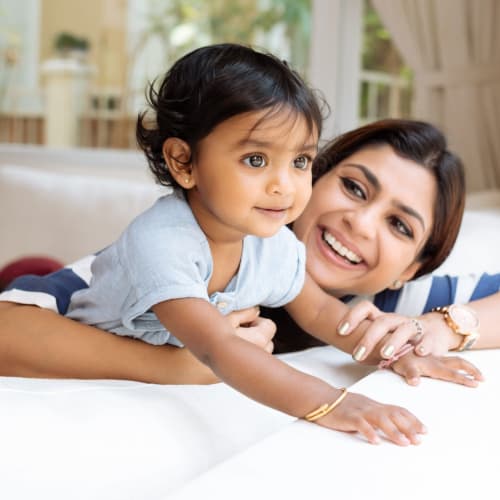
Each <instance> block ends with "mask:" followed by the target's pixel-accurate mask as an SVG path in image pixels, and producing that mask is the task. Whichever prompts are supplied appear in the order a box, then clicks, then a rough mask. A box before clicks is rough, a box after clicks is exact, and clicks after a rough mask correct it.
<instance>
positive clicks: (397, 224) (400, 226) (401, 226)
mask: <svg viewBox="0 0 500 500" xmlns="http://www.w3.org/2000/svg"><path fill="white" fill-rule="evenodd" d="M390 223H391V225H392V227H394V229H395V230H396V231H397V232H398V233H401V234H402V235H403V236H406V237H407V238H413V233H412V231H411V229H410V228H409V227H408V226H407V225H406V224H405V223H404V222H403V221H402V220H401V219H400V218H398V217H391V220H390Z"/></svg>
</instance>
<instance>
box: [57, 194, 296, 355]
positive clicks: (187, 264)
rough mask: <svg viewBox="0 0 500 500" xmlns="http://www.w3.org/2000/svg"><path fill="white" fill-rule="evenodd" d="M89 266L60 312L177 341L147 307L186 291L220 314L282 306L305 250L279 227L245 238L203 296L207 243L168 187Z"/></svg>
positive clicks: (123, 331) (154, 340) (208, 271)
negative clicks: (236, 262) (234, 265)
mask: <svg viewBox="0 0 500 500" xmlns="http://www.w3.org/2000/svg"><path fill="white" fill-rule="evenodd" d="M90 269H91V279H90V282H89V286H88V287H85V288H83V289H80V290H78V291H76V292H75V293H73V295H72V296H71V299H70V303H69V307H68V312H67V316H68V317H70V318H72V319H76V320H78V321H81V322H84V323H87V324H90V325H94V326H97V327H99V328H102V329H104V330H109V331H111V332H114V333H116V334H118V335H126V336H131V337H136V338H140V339H141V340H143V341H145V342H148V343H151V344H155V345H158V344H165V343H171V344H175V345H182V344H181V343H180V342H179V340H178V339H176V338H175V337H173V336H172V335H171V334H170V332H168V331H167V330H166V329H165V328H164V327H163V325H162V324H161V323H160V322H159V321H158V319H157V318H156V315H155V314H154V313H153V312H151V308H152V306H154V305H155V304H158V303H160V302H163V301H165V300H170V299H178V298H187V297H192V298H200V299H205V300H207V301H209V302H210V303H212V304H213V305H214V306H216V307H217V308H218V309H219V311H221V313H223V314H228V313H230V312H231V311H235V310H240V309H244V308H247V307H251V306H255V305H263V306H267V307H279V306H282V305H284V304H287V303H288V302H291V301H292V300H293V299H294V298H295V297H296V296H297V295H298V294H299V292H300V290H301V289H302V287H303V285H304V279H305V249H304V245H303V244H302V243H301V242H299V241H298V240H297V238H296V237H295V235H294V234H293V233H292V231H290V230H289V229H288V228H287V227H283V228H281V229H280V231H278V233H277V234H275V235H274V236H272V237H270V238H258V237H256V236H246V237H245V238H244V240H243V251H242V255H241V261H240V266H239V269H238V272H237V274H236V275H235V276H234V277H233V278H232V279H231V281H230V282H229V283H228V285H227V287H226V289H225V290H223V291H220V292H215V293H213V294H212V295H210V296H208V291H207V288H208V283H209V281H210V277H211V276H212V272H213V261H212V257H211V253H210V248H209V245H208V241H207V238H206V236H205V234H204V233H203V232H202V230H201V228H200V227H199V225H198V224H197V222H196V220H195V218H194V215H193V213H192V212H191V209H190V207H189V205H188V204H187V202H186V201H185V199H184V196H183V195H182V193H174V194H171V195H167V196H164V197H162V198H160V199H159V200H158V201H157V202H156V203H155V204H154V205H153V206H152V207H151V208H150V209H149V210H147V211H146V212H144V213H142V214H141V215H139V216H138V217H137V218H136V219H135V220H134V221H133V222H132V223H131V224H130V225H129V226H128V228H127V229H126V230H125V231H124V233H123V234H122V235H121V237H120V238H119V239H118V240H117V241H116V242H115V243H113V244H112V245H110V246H109V247H107V248H105V249H104V250H103V251H102V252H100V253H99V254H97V255H96V257H95V259H94V260H93V262H92V264H91V268H90Z"/></svg>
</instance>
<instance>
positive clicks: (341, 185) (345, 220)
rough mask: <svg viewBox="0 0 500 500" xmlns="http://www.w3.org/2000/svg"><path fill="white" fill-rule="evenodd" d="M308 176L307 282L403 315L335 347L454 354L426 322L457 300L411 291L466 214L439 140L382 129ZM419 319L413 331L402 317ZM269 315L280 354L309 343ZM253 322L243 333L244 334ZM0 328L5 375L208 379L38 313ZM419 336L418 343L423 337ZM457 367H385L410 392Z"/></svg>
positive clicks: (484, 332)
mask: <svg viewBox="0 0 500 500" xmlns="http://www.w3.org/2000/svg"><path fill="white" fill-rule="evenodd" d="M315 166H316V169H317V174H316V177H315V185H314V188H313V195H312V198H311V200H310V202H309V204H308V207H307V208H306V210H305V212H304V213H303V214H302V215H301V217H299V219H297V221H296V222H295V223H294V226H293V229H294V231H295V233H296V234H297V236H298V237H299V239H301V240H302V241H303V242H304V243H305V245H306V248H307V267H308V271H309V273H310V274H311V275H312V277H313V278H314V279H315V280H316V281H317V282H318V283H319V284H320V285H321V286H322V287H323V288H324V289H325V290H328V291H329V292H330V293H332V294H333V295H336V296H338V297H343V298H344V300H346V301H347V300H349V299H351V298H352V296H353V295H356V296H357V295H360V294H361V295H363V296H365V299H366V298H367V297H366V296H368V298H370V297H372V298H373V300H374V302H375V304H376V305H377V306H378V307H379V308H380V309H381V310H384V311H388V312H392V311H395V310H396V311H397V313H398V314H397V315H396V314H394V315H392V316H389V319H388V320H387V319H386V320H384V321H385V323H384V322H383V321H382V319H380V320H378V319H376V320H375V321H374V322H373V324H372V326H371V327H370V328H369V329H368V330H367V332H366V334H365V335H364V336H363V338H362V339H361V338H360V336H359V335H339V336H338V337H337V339H338V342H336V346H337V347H339V348H341V349H343V350H345V351H346V352H354V357H355V359H356V360H358V361H364V362H370V363H377V362H379V361H380V359H381V355H380V352H382V353H383V355H384V356H383V357H386V358H391V357H392V355H393V354H394V353H395V352H398V351H399V349H400V347H401V346H403V345H404V344H405V343H406V342H407V340H409V339H412V338H413V339H412V340H413V341H414V342H419V346H420V347H423V348H424V349H423V350H422V351H420V352H419V354H427V353H436V354H441V353H442V352H444V351H445V350H448V349H453V348H455V347H456V346H457V343H458V341H459V339H458V334H456V333H454V332H453V331H452V330H451V329H450V327H449V326H448V324H447V323H446V322H445V321H444V316H443V314H442V313H440V312H434V313H428V312H427V311H429V310H430V309H431V308H432V307H434V306H440V305H441V306H442V305H447V304H449V303H451V302H453V299H454V297H452V294H448V295H446V294H444V295H442V296H440V297H439V300H434V299H433V295H432V293H431V294H429V293H428V292H429V289H432V287H429V286H427V287H422V286H421V285H420V283H421V282H420V281H417V282H412V281H411V280H412V279H413V278H415V277H418V276H420V275H423V274H425V273H429V272H431V271H432V270H434V269H435V268H437V267H438V266H439V265H440V264H441V263H442V262H443V261H444V259H445V258H446V256H447V255H448V254H449V252H450V251H451V248H452V246H453V244H454V242H455V240H456V236H457V234H458V229H459V226H460V222H461V218H462V214H463V207H464V178H463V170H462V167H461V164H460V161H459V160H458V159H457V158H456V157H454V156H453V155H452V154H450V153H449V152H447V151H446V143H445V140H444V138H443V136H442V135H441V134H440V133H439V131H437V130H436V129H435V128H434V127H432V126H430V125H428V124H425V123H420V122H412V121H397V120H388V121H382V122H377V123H375V124H372V125H369V126H367V127H362V128H361V129H357V130H355V131H353V132H350V133H347V134H345V135H343V136H341V137H340V138H339V139H337V140H335V141H333V142H332V143H331V144H329V145H327V146H326V147H325V148H324V149H323V151H322V152H321V153H320V154H319V155H318V157H317V159H316V160H315ZM491 279H492V280H493V282H492V284H491V287H490V290H494V292H495V293H494V294H493V295H491V296H490V297H488V298H482V299H481V300H478V301H474V302H473V303H471V304H470V305H471V307H473V308H474V309H475V310H476V311H477V313H478V315H479V317H480V320H481V323H482V327H481V337H480V339H479V340H478V342H477V343H476V345H475V347H493V346H497V345H499V344H500V342H498V339H497V338H495V331H494V328H493V326H494V325H493V323H494V321H495V319H496V317H495V316H496V315H497V314H496V313H495V310H498V303H499V302H500V295H499V294H498V293H497V292H498V280H499V277H498V276H496V277H493V278H491ZM495 287H496V288H495ZM420 288H421V290H420V292H419V289H420ZM469 288H472V289H474V287H469ZM408 289H410V292H411V293H410V295H412V296H416V295H417V294H420V298H419V301H420V302H421V303H423V304H424V305H425V307H424V308H422V309H421V310H418V311H415V309H410V308H408V307H407V305H405V303H404V302H403V301H399V306H398V308H397V309H395V304H396V303H397V302H398V298H399V297H400V296H401V297H404V296H407V295H408V293H406V290H408ZM412 289H413V290H414V291H412ZM415 290H416V291H415ZM401 291H404V292H405V293H401ZM489 293H490V294H491V293H492V292H491V291H490V292H489ZM471 296H472V295H471ZM474 298H475V297H474ZM477 298H479V297H477ZM427 299H432V300H427ZM443 300H447V302H443ZM461 300H462V301H463V297H462V298H461ZM466 300H467V301H468V300H469V297H467V298H466ZM426 302H427V304H425V303H426ZM412 304H414V301H412V302H411V304H410V305H412ZM495 306H496V307H495ZM421 313H424V314H423V316H420V323H419V324H418V325H420V327H419V328H416V327H415V323H413V322H409V321H408V319H407V318H404V317H402V316H400V315H401V314H408V315H412V316H414V315H417V314H421ZM272 315H273V316H272V318H273V319H274V320H275V321H276V324H277V326H278V333H277V335H276V337H275V341H276V344H277V347H278V348H279V352H283V351H286V350H291V349H297V348H303V347H307V346H308V345H310V341H309V338H308V337H307V336H305V334H303V335H300V333H299V331H298V328H297V327H296V326H295V325H290V322H289V319H288V318H286V316H285V317H284V316H283V312H282V311H280V310H275V311H272ZM367 315H369V316H370V317H372V318H375V317H376V314H375V313H374V308H373V307H372V308H368V307H367V306H366V302H364V303H362V304H361V305H360V306H358V307H357V308H356V307H355V308H354V309H353V311H352V312H351V313H350V315H348V317H347V318H346V322H347V323H350V328H349V325H348V327H347V332H346V328H345V326H344V327H343V328H341V329H340V330H341V331H342V333H348V332H349V331H350V330H351V329H352V327H353V326H354V325H355V324H356V323H357V322H359V320H360V319H361V318H363V317H365V316H367ZM232 321H233V325H234V326H235V328H237V331H238V333H239V334H240V335H245V336H246V337H247V338H249V340H251V341H253V342H255V343H259V344H260V345H261V346H262V347H264V348H267V349H270V343H269V341H270V338H271V337H272V335H273V333H274V325H273V323H271V322H269V321H268V320H265V319H263V318H262V317H258V316H257V313H256V311H254V310H248V311H240V312H239V313H237V314H235V315H234V316H233V317H232ZM344 323H345V322H344ZM248 324H250V328H247V327H241V326H240V325H248ZM0 325H1V326H0V352H1V353H2V354H1V356H2V358H1V359H0V367H1V368H0V370H1V371H2V374H5V375H21V376H45V377H58V376H59V377H84V378H108V377H109V378H128V379H135V380H141V381H149V382H162V383H193V382H194V383H203V382H211V381H213V380H214V377H213V375H212V374H211V373H210V372H209V371H208V369H207V368H205V367H204V366H203V365H201V364H200V363H199V362H198V361H196V360H195V359H194V358H193V357H192V356H191V354H190V353H189V352H188V351H187V350H185V349H177V348H175V347H170V346H161V347H154V346H150V345H147V344H144V343H141V342H138V341H135V340H131V339H126V338H118V337H116V336H113V335H109V334H107V333H106V332H102V331H100V330H97V329H95V328H92V327H89V326H85V325H81V324H77V323H74V322H72V321H70V320H68V319H66V318H64V317H61V316H58V315H56V314H54V313H52V312H50V311H46V310H41V309H38V308H36V307H32V306H20V305H15V304H12V303H7V302H5V303H0ZM420 329H421V330H422V332H420ZM387 331H394V333H393V334H392V335H390V337H388V338H390V339H391V342H388V341H385V342H384V340H381V341H380V345H379V346H378V348H377V349H373V347H374V346H375V344H377V342H378V341H379V340H380V339H382V338H384V337H383V335H384V334H385V333H386V332H387ZM416 333H421V335H419V336H418V337H419V338H418V339H415V334H416ZM299 340H300V342H299ZM455 359H456V358H447V359H443V360H439V359H437V360H434V361H433V363H435V364H434V365H432V366H431V367H429V365H426V366H423V365H422V361H421V359H420V358H418V357H417V356H415V355H414V354H413V353H409V354H407V355H406V356H404V357H403V358H402V359H400V360H399V361H397V362H395V363H393V365H392V367H393V368H394V369H395V371H397V372H398V373H401V374H402V375H404V376H405V377H406V378H407V380H408V381H409V382H411V383H417V382H418V376H419V374H420V373H422V374H428V375H432V376H435V377H440V378H447V379H449V380H454V381H457V382H460V383H467V384H468V380H469V379H467V377H465V376H464V375H463V374H461V373H460V371H459V370H458V369H457V368H460V367H463V366H464V365H460V366H458V365H457V363H459V362H458V361H455ZM425 362H426V363H428V362H429V360H426V361H425ZM466 369H468V368H466Z"/></svg>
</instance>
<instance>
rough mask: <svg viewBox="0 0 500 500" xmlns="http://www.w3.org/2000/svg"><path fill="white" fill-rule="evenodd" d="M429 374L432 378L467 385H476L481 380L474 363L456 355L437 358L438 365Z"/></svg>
mask: <svg viewBox="0 0 500 500" xmlns="http://www.w3.org/2000/svg"><path fill="white" fill-rule="evenodd" d="M424 374H425V375H427V374H426V373H424ZM431 375H432V377H433V378H436V379H439V380H445V381H447V382H454V383H455V384H461V385H465V386H467V387H477V386H478V381H480V380H483V377H482V374H481V372H480V371H479V370H478V369H477V368H476V367H475V366H474V365H472V364H471V363H469V362H467V361H465V359H462V358H458V357H453V358H439V366H438V367H437V369H435V370H433V373H432V374H431Z"/></svg>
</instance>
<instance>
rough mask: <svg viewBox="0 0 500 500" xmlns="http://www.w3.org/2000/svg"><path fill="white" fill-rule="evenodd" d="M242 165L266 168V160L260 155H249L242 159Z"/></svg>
mask: <svg viewBox="0 0 500 500" xmlns="http://www.w3.org/2000/svg"><path fill="white" fill-rule="evenodd" d="M243 163H245V165H248V166H249V167H253V168H262V167H265V166H266V159H265V158H264V157H263V156H262V155H250V156H247V157H246V158H244V159H243Z"/></svg>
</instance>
